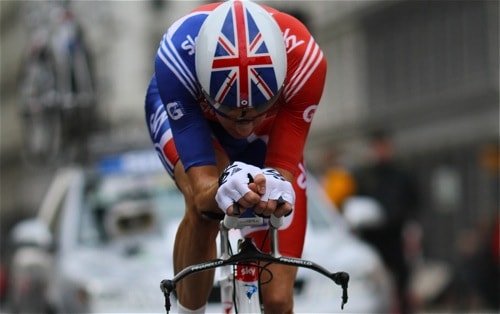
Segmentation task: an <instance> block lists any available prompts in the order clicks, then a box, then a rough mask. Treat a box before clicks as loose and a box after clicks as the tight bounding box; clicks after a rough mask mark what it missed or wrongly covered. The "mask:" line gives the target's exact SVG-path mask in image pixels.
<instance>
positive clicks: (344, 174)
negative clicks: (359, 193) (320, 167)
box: [321, 151, 356, 211]
mask: <svg viewBox="0 0 500 314" xmlns="http://www.w3.org/2000/svg"><path fill="white" fill-rule="evenodd" d="M339 159H340V156H339V155H338V153H337V152H336V151H330V152H328V153H326V160H325V164H326V169H325V173H324V176H323V177H322V179H321V184H322V186H323V189H324V190H325V193H326V195H327V196H328V198H329V199H330V201H331V202H332V203H333V205H335V207H336V209H337V210H340V211H342V205H343V203H344V201H345V200H346V199H347V198H348V197H349V196H352V195H353V194H354V193H355V191H356V182H355V180H354V177H353V175H352V173H351V170H349V169H348V168H347V167H345V166H343V165H342V163H341V161H340V160H339Z"/></svg>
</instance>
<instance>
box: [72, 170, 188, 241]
mask: <svg viewBox="0 0 500 314" xmlns="http://www.w3.org/2000/svg"><path fill="white" fill-rule="evenodd" d="M183 213H184V200H183V198H182V194H181V193H180V192H179V191H178V190H177V188H176V186H175V184H174V183H173V181H172V179H171V178H170V177H169V176H168V175H167V174H166V173H165V172H151V173H117V174H111V175H101V176H98V177H96V178H94V179H90V180H88V183H87V187H86V192H85V196H84V200H83V206H82V212H81V219H80V230H79V237H78V238H79V241H80V243H81V244H83V245H99V244H105V243H108V242H110V241H113V240H117V239H121V238H125V237H131V236H141V235H147V236H152V235H161V232H162V230H163V227H164V226H165V225H166V224H169V223H178V222H179V221H180V219H181V218H182V215H183Z"/></svg>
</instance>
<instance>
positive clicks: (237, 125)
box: [219, 117, 263, 139]
mask: <svg viewBox="0 0 500 314" xmlns="http://www.w3.org/2000/svg"><path fill="white" fill-rule="evenodd" d="M262 120H263V119H262V118H260V117H258V118H256V119H252V120H243V121H231V120H228V119H219V121H220V122H221V124H222V125H223V127H224V128H225V129H226V131H227V132H228V133H229V134H230V135H231V136H232V137H234V138H236V139H243V138H247V137H249V136H250V135H251V134H252V133H253V132H254V131H255V129H256V128H257V126H258V125H259V124H260V123H262Z"/></svg>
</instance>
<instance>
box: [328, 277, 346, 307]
mask: <svg viewBox="0 0 500 314" xmlns="http://www.w3.org/2000/svg"><path fill="white" fill-rule="evenodd" d="M331 277H332V279H333V281H334V282H335V283H336V284H337V285H339V286H341V287H342V304H341V306H340V308H341V309H342V310H343V309H344V305H345V304H346V303H347V300H348V296H347V286H348V283H349V274H348V273H346V272H343V271H341V272H337V273H333V274H332V276H331Z"/></svg>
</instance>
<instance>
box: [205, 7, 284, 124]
mask: <svg viewBox="0 0 500 314" xmlns="http://www.w3.org/2000/svg"><path fill="white" fill-rule="evenodd" d="M286 68H287V64H286V48H285V41H284V38H283V34H282V32H281V29H280V28H279V26H278V24H277V23H276V21H275V20H274V18H273V17H272V16H271V14H269V13H268V12H267V11H266V10H264V8H262V7H261V6H259V5H258V4H256V3H253V2H251V1H239V0H231V1H227V2H224V3H222V4H221V5H219V6H218V7H217V8H215V10H214V11H212V12H211V13H210V14H209V15H208V17H207V18H206V20H205V21H204V23H203V25H202V27H201V29H200V32H199V34H198V37H197V39H196V74H197V76H198V80H199V83H200V86H201V89H202V92H203V94H204V96H205V98H206V100H207V102H208V103H209V104H210V105H211V106H212V107H213V108H214V109H215V110H216V111H217V112H219V113H220V114H222V115H226V114H227V113H228V112H230V111H231V110H234V109H255V110H256V111H257V112H258V113H263V112H265V111H266V110H268V109H269V108H270V107H271V106H272V105H273V104H274V103H275V102H276V100H277V98H278V97H279V95H280V93H281V90H282V87H283V83H284V81H285V75H286Z"/></svg>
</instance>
